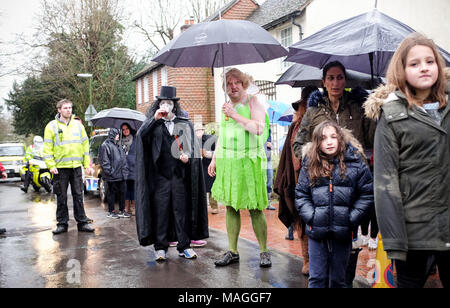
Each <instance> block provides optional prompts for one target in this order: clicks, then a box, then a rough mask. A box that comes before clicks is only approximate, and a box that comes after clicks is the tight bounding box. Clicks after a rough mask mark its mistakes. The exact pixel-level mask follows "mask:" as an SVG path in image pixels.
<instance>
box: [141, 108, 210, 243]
mask: <svg viewBox="0 0 450 308" xmlns="http://www.w3.org/2000/svg"><path fill="white" fill-rule="evenodd" d="M177 121H178V123H177V124H176V127H175V130H174V134H176V135H179V136H180V138H179V139H180V140H179V141H180V144H181V145H182V147H183V151H184V152H185V153H186V154H188V156H189V162H188V167H187V168H186V174H185V176H184V179H185V186H186V188H187V191H186V208H187V209H186V213H187V217H186V219H187V224H186V225H188V226H189V230H187V232H188V235H189V237H190V238H191V239H204V238H207V237H208V236H209V231H208V211H207V207H206V205H207V203H206V192H205V182H204V178H203V170H202V162H201V153H200V148H201V146H200V145H199V142H198V140H197V139H198V138H197V137H196V136H195V134H194V127H193V125H192V123H191V122H189V120H188V119H187V118H184V117H182V116H181V113H179V114H177ZM161 125H164V123H163V120H162V119H160V120H158V121H155V120H154V117H153V116H152V115H150V118H148V119H147V120H146V121H145V122H144V123H143V124H142V126H141V128H140V129H139V131H138V133H137V135H136V166H135V167H136V168H135V173H136V177H135V188H136V191H135V202H136V226H137V234H138V239H139V243H140V244H141V245H142V246H148V245H152V244H153V243H155V240H156V234H155V230H154V225H155V218H154V217H152V206H153V204H152V202H151V200H152V194H153V191H154V187H155V185H157V184H158V183H155V182H154V174H155V172H156V170H157V165H156V164H157V162H156V161H154V160H153V159H152V157H155V155H154V153H155V151H158V150H159V149H158V143H157V142H156V143H155V142H154V140H153V138H154V134H153V132H154V131H155V130H158V129H159V127H160V126H161ZM153 145H155V146H153ZM173 230H174V226H173V222H171V221H169V234H168V240H169V241H173V240H176V238H174V232H173Z"/></svg>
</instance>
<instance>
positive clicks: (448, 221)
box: [365, 33, 450, 288]
mask: <svg viewBox="0 0 450 308" xmlns="http://www.w3.org/2000/svg"><path fill="white" fill-rule="evenodd" d="M447 77H450V76H447ZM447 79H448V78H446V76H445V62H444V60H443V58H442V57H441V55H440V54H439V51H438V49H437V47H436V45H435V44H434V43H433V41H432V40H430V39H428V38H426V37H424V36H423V35H421V34H417V33H413V34H411V35H410V36H408V37H407V38H405V39H404V40H403V42H402V43H401V44H400V45H399V47H398V49H397V51H396V52H395V54H394V55H393V57H392V60H391V63H390V65H389V68H388V71H387V81H388V83H387V85H386V86H383V87H381V88H379V89H377V91H376V92H375V93H374V94H372V95H371V96H370V97H369V100H368V101H367V102H366V103H365V109H366V114H367V115H368V116H369V117H371V118H373V119H375V120H378V124H377V128H376V132H375V144H374V183H375V210H376V216H377V220H378V225H379V227H380V233H381V236H382V238H383V247H384V250H386V252H387V255H388V258H390V259H394V263H395V267H396V270H397V285H398V287H413V288H417V287H419V288H420V287H423V286H424V284H425V282H426V280H427V278H428V275H429V273H430V265H431V264H432V263H433V261H436V263H437V266H438V270H439V275H440V279H441V281H442V284H443V285H444V287H450V189H449V187H450V172H449V171H450V107H449V104H448V93H449V92H450V91H449V90H450V87H449V84H448V80H447ZM446 87H447V90H446ZM446 92H447V93H446Z"/></svg>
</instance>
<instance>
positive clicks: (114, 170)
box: [98, 128, 131, 219]
mask: <svg viewBox="0 0 450 308" xmlns="http://www.w3.org/2000/svg"><path fill="white" fill-rule="evenodd" d="M119 136H120V133H119V130H118V129H117V128H111V129H110V130H109V133H108V138H107V139H106V140H105V141H104V142H103V143H102V145H101V146H100V149H99V154H98V160H99V162H100V166H101V167H102V177H103V180H104V181H105V182H106V197H107V202H108V215H107V217H108V218H116V219H117V218H130V217H131V215H130V214H128V213H127V212H125V192H126V183H125V179H126V178H127V175H128V169H127V158H126V155H125V152H124V151H123V149H122V148H121V147H120V145H119ZM116 194H117V195H118V196H119V214H116V213H115V212H114V205H115V201H116Z"/></svg>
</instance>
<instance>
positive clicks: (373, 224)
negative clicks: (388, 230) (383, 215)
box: [361, 212, 378, 238]
mask: <svg viewBox="0 0 450 308" xmlns="http://www.w3.org/2000/svg"><path fill="white" fill-rule="evenodd" d="M369 224H370V237H371V238H376V237H377V235H378V223H377V216H376V215H375V212H373V213H372V214H371V215H370V219H368V220H367V221H364V222H363V223H362V224H361V234H362V235H364V236H366V235H368V234H369Z"/></svg>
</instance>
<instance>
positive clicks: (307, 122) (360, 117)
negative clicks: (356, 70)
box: [292, 61, 375, 159]
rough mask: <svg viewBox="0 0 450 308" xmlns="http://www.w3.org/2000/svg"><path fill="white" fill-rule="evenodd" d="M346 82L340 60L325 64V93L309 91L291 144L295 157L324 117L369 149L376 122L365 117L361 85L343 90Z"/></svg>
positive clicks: (323, 77)
mask: <svg viewBox="0 0 450 308" xmlns="http://www.w3.org/2000/svg"><path fill="white" fill-rule="evenodd" d="M346 81H347V79H346V72H345V67H344V65H342V63H340V62H339V61H334V62H330V63H328V64H327V65H325V67H324V68H323V75H322V82H323V88H324V92H323V94H321V93H320V91H318V90H317V91H315V92H314V93H312V94H311V97H310V98H309V100H308V110H307V111H306V114H305V116H304V117H303V119H302V123H301V125H300V129H299V130H298V133H297V136H296V137H295V140H294V143H293V145H292V148H293V150H294V154H295V156H296V157H297V158H299V159H300V158H301V156H302V154H301V152H302V146H304V145H305V144H306V143H308V142H309V141H311V136H312V133H313V131H314V129H315V127H316V126H317V125H319V124H320V123H322V122H323V121H326V120H329V121H334V122H336V123H338V124H339V126H341V127H343V128H346V129H349V130H350V131H351V132H352V134H353V135H354V136H355V137H356V139H358V141H359V142H360V143H361V145H362V146H363V147H364V149H366V150H368V149H371V148H372V144H373V136H374V133H375V125H374V122H373V121H371V120H369V119H368V118H366V117H365V116H364V109H363V108H362V104H363V103H364V101H365V100H366V98H367V95H368V93H367V91H365V90H364V89H362V88H360V87H356V88H354V89H353V90H352V91H351V92H348V91H346V90H345V86H346Z"/></svg>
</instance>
